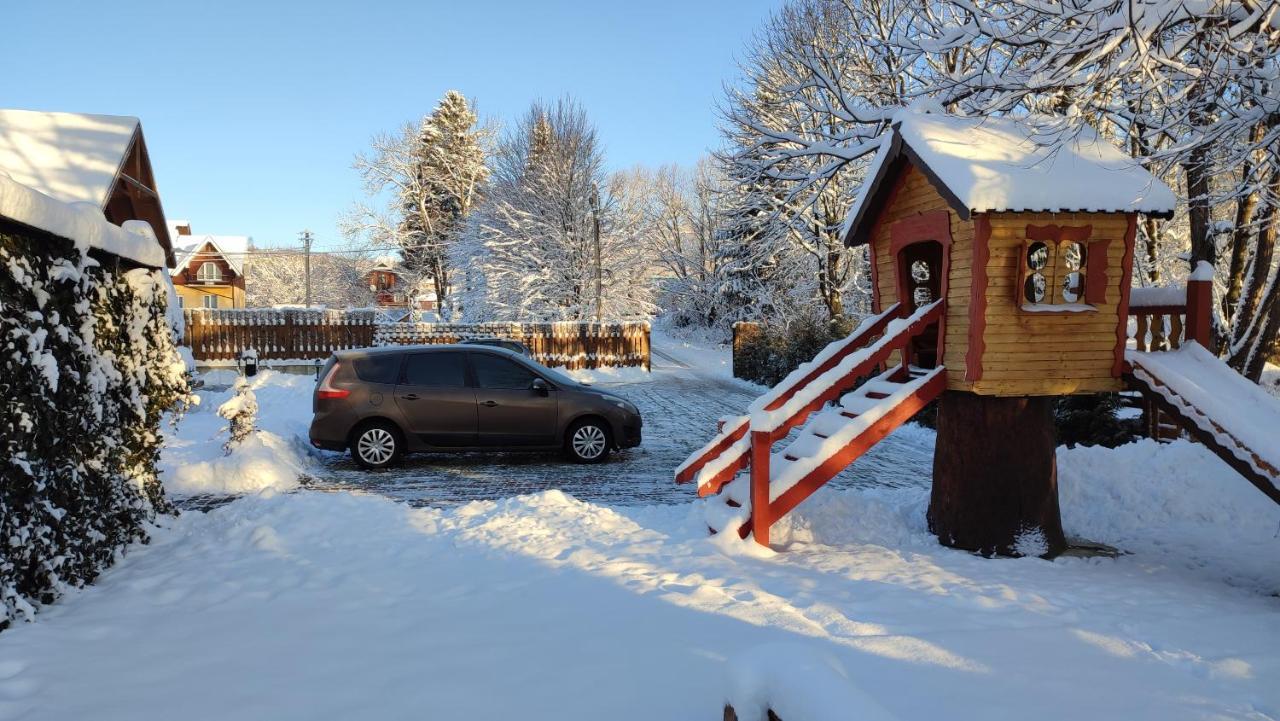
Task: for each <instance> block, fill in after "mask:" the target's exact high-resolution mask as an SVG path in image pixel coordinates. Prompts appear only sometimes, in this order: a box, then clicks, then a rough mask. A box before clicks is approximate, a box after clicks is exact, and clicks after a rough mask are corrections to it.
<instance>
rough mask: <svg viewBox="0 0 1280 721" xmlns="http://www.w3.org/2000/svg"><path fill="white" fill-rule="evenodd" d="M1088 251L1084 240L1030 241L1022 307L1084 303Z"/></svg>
mask: <svg viewBox="0 0 1280 721" xmlns="http://www.w3.org/2000/svg"><path fill="white" fill-rule="evenodd" d="M1087 253H1088V251H1087V249H1086V246H1085V244H1084V243H1080V242H1076V241H1074V240H1063V241H1060V242H1056V243H1055V242H1053V241H1044V240H1033V241H1031V242H1029V243H1027V246H1026V253H1025V255H1024V258H1025V262H1024V264H1023V268H1022V272H1023V278H1022V302H1023V307H1024V308H1027V307H1028V306H1045V307H1052V306H1075V305H1079V304H1083V303H1085V302H1086V301H1085V284H1086V282H1087V278H1086V273H1085V268H1086V267H1087V264H1086V255H1087ZM1029 309H1035V310H1038V309H1039V308H1029Z"/></svg>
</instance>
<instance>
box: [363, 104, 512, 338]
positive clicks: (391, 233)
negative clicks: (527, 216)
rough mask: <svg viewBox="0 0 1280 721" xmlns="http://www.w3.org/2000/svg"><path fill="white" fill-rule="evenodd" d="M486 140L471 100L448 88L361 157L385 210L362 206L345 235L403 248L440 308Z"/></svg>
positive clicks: (476, 193)
mask: <svg viewBox="0 0 1280 721" xmlns="http://www.w3.org/2000/svg"><path fill="white" fill-rule="evenodd" d="M488 135H489V132H488V130H487V129H485V128H483V127H480V126H479V125H478V118H477V115H476V113H475V111H474V110H472V108H471V104H470V103H468V101H467V99H466V97H465V96H463V95H462V93H459V92H458V91H456V90H450V91H448V92H447V93H445V95H444V97H443V98H442V99H441V100H440V102H439V103H438V104H437V105H436V107H435V109H434V110H433V111H432V112H431V114H430V115H428V116H426V117H424V118H423V119H422V121H421V122H419V123H416V124H415V123H408V124H406V125H405V126H404V127H402V128H401V129H400V131H399V132H398V133H394V134H387V133H383V134H379V135H377V136H375V137H374V139H373V148H372V151H371V152H370V153H368V154H362V155H357V156H356V160H355V166H354V167H355V169H356V170H357V171H358V172H359V173H360V176H361V178H362V179H363V180H364V184H365V190H366V191H367V192H368V194H369V195H370V196H372V197H375V198H382V199H385V200H386V201H387V205H386V207H383V208H380V209H379V208H375V207H374V206H372V205H369V204H360V205H357V206H356V208H355V209H354V210H353V211H352V212H351V213H350V214H349V215H348V216H347V217H346V218H344V220H343V229H344V231H345V232H346V233H347V234H348V236H350V237H364V238H366V239H368V240H369V241H371V242H372V243H373V244H374V245H379V246H382V247H387V246H390V247H394V248H398V249H399V250H400V253H401V256H402V258H403V261H404V265H405V267H406V268H408V269H409V270H410V271H411V272H412V273H414V274H416V275H419V276H422V277H428V278H431V279H432V282H433V283H434V285H435V290H436V295H437V297H438V298H440V299H441V302H442V303H444V302H447V301H448V298H449V296H450V293H451V290H452V286H451V283H452V275H451V268H450V261H449V258H450V249H451V247H452V246H453V244H454V242H455V241H456V239H457V237H458V233H459V230H460V228H461V227H462V225H463V223H464V221H465V220H466V218H467V216H468V215H469V214H470V213H471V211H472V209H473V208H474V207H475V204H476V202H477V201H478V200H479V198H480V197H481V192H482V190H483V186H484V184H485V181H486V179H487V178H488V175H489V168H488V166H487V165H486V164H485V149H484V146H485V143H486V139H487V137H488ZM442 311H443V312H445V313H446V314H447V312H448V311H447V309H442Z"/></svg>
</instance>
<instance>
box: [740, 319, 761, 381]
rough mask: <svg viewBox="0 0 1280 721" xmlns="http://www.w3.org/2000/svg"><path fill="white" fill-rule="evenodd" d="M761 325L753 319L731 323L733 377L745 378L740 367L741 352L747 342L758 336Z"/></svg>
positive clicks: (756, 338)
mask: <svg viewBox="0 0 1280 721" xmlns="http://www.w3.org/2000/svg"><path fill="white" fill-rule="evenodd" d="M761 332H762V330H761V326H760V324H759V323H756V322H755V321H749V320H740V321H738V322H737V323H734V324H733V377H734V378H746V376H745V375H744V373H746V369H744V368H743V367H742V360H741V358H742V353H743V350H744V349H745V348H746V346H747V344H749V343H754V342H755V341H756V340H758V339H759V338H760V333H761Z"/></svg>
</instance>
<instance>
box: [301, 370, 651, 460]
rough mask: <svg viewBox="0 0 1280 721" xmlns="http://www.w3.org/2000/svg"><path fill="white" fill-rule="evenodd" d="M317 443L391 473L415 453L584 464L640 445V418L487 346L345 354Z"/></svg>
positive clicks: (614, 401) (329, 373)
mask: <svg viewBox="0 0 1280 721" xmlns="http://www.w3.org/2000/svg"><path fill="white" fill-rule="evenodd" d="M312 412H313V416H312V419H311V431H310V436H311V444H312V445H314V446H315V447H317V448H324V449H328V450H335V451H341V450H346V449H348V448H349V449H351V455H352V457H353V458H354V459H355V461H356V463H359V464H360V465H361V466H363V467H365V468H371V469H372V468H385V467H387V466H390V465H392V464H394V463H395V462H396V461H398V460H399V459H400V457H401V456H402V455H403V454H404V453H412V452H415V451H477V450H491V451H513V450H521V451H523V450H563V451H564V452H565V453H566V454H567V455H568V456H569V457H570V458H572V459H573V460H575V461H578V462H580V463H598V462H600V461H603V460H604V459H605V458H606V457H607V456H608V455H609V452H610V451H611V450H614V449H618V448H632V447H635V446H638V445H640V433H641V419H640V411H639V410H638V409H637V408H636V407H635V406H634V405H632V404H631V403H630V402H629V401H627V400H626V399H625V398H622V397H621V396H618V395H615V394H613V393H608V392H606V391H602V390H598V389H596V388H592V387H591V386H589V385H586V384H584V383H579V382H577V381H575V380H573V379H572V378H569V377H567V376H565V375H563V374H561V373H557V372H556V371H553V370H551V369H549V368H546V367H545V366H542V365H540V364H538V363H536V362H534V361H532V360H529V359H528V358H525V357H524V356H522V355H520V354H518V353H513V352H511V351H508V350H503V349H500V348H491V347H486V346H467V347H462V346H456V345H449V346H395V347H391V348H366V349H362V350H348V351H339V352H337V353H335V354H334V355H333V356H332V357H331V358H330V359H329V361H328V363H326V364H325V366H324V368H323V369H322V370H321V372H320V378H319V380H318V381H317V383H316V389H315V394H314V397H313V401H312Z"/></svg>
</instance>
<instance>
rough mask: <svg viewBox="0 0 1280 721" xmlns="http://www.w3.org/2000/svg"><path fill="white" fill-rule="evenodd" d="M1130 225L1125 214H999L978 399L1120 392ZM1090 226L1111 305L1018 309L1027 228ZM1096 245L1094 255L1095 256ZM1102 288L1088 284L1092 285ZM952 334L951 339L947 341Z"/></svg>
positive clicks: (995, 224) (994, 226)
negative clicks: (1103, 247)
mask: <svg viewBox="0 0 1280 721" xmlns="http://www.w3.org/2000/svg"><path fill="white" fill-rule="evenodd" d="M1127 223H1128V221H1127V218H1126V217H1125V215H1124V214H1121V213H1059V214H1052V213H993V214H992V216H991V239H990V246H989V247H990V257H989V260H988V263H987V292H986V297H987V312H986V329H985V332H984V333H983V341H984V346H985V350H984V353H983V362H982V379H981V380H979V381H978V382H977V383H975V384H973V391H974V392H975V393H980V394H986V395H1003V396H1018V395H1066V394H1072V393H1096V392H1100V391H1115V390H1120V388H1121V382H1120V380H1119V379H1117V378H1112V377H1111V371H1112V366H1113V364H1114V361H1115V348H1116V329H1117V327H1118V325H1119V323H1120V318H1119V302H1120V289H1121V284H1122V283H1127V282H1128V279H1127V278H1122V277H1121V275H1122V270H1123V268H1122V264H1123V259H1124V250H1125V248H1124V239H1125V231H1126V229H1127ZM1049 224H1056V225H1069V226H1081V225H1092V226H1093V232H1092V233H1091V235H1090V236H1089V241H1088V242H1089V243H1093V242H1096V241H1099V240H1110V241H1111V242H1110V244H1109V245H1108V246H1107V279H1106V282H1107V291H1106V302H1105V303H1102V304H1099V305H1097V306H1095V309H1094V310H1092V311H1085V312H1079V313H1068V314H1046V313H1035V312H1028V311H1024V310H1022V309H1021V308H1019V307H1018V305H1017V295H1018V294H1017V289H1018V286H1019V285H1020V284H1021V283H1022V279H1023V273H1022V262H1023V256H1022V252H1023V250H1022V249H1023V245H1024V243H1025V242H1026V227H1027V225H1049ZM1092 247H1093V246H1091V248H1090V249H1092ZM1093 282H1097V281H1096V279H1094V278H1087V279H1086V283H1093ZM948 335H950V334H948Z"/></svg>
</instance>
